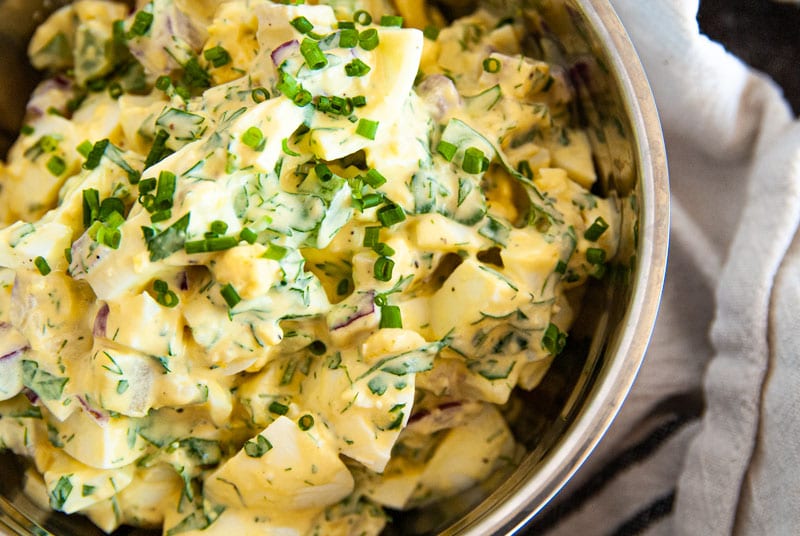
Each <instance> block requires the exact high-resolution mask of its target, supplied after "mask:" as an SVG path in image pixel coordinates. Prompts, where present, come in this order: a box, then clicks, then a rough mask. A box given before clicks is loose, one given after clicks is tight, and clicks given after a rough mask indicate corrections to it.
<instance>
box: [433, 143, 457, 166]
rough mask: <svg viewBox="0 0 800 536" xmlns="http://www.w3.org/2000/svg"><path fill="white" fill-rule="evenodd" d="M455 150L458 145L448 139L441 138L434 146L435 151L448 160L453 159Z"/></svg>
mask: <svg viewBox="0 0 800 536" xmlns="http://www.w3.org/2000/svg"><path fill="white" fill-rule="evenodd" d="M456 151H458V147H456V146H455V145H454V144H452V143H450V142H449V141H444V140H442V141H440V142H439V145H437V146H436V152H437V153H439V154H440V155H442V156H443V157H444V159H445V160H447V161H448V162H450V161H452V160H453V157H454V156H455V155H456Z"/></svg>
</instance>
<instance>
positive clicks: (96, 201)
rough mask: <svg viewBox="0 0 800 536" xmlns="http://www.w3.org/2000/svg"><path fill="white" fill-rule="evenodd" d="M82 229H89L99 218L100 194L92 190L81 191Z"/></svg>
mask: <svg viewBox="0 0 800 536" xmlns="http://www.w3.org/2000/svg"><path fill="white" fill-rule="evenodd" d="M82 193H83V227H84V228H86V227H89V226H90V225H91V224H92V222H93V221H94V220H96V219H97V218H99V217H100V192H98V191H97V190H95V189H94V188H87V189H85V190H83V192H82Z"/></svg>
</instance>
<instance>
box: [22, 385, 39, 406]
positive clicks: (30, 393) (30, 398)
mask: <svg viewBox="0 0 800 536" xmlns="http://www.w3.org/2000/svg"><path fill="white" fill-rule="evenodd" d="M22 394H23V395H25V398H27V399H28V402H30V403H31V404H36V402H38V401H39V395H37V394H36V393H35V392H34V391H32V390H30V389H28V388H27V387H23V388H22Z"/></svg>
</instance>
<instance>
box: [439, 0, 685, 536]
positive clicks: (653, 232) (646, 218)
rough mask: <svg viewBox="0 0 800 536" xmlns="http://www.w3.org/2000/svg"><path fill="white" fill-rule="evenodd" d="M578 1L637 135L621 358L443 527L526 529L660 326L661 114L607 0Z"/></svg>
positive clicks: (589, 447) (608, 416)
mask: <svg viewBox="0 0 800 536" xmlns="http://www.w3.org/2000/svg"><path fill="white" fill-rule="evenodd" d="M574 4H575V5H576V6H577V8H578V9H579V11H580V12H581V15H582V16H583V17H584V18H585V20H586V21H587V22H588V23H589V26H590V27H591V28H593V29H594V30H595V31H596V32H597V36H598V38H599V43H600V44H601V45H602V47H603V53H604V54H605V57H604V59H605V60H607V61H608V62H609V64H608V65H607V67H608V68H609V70H610V72H611V73H612V76H613V78H614V79H615V81H616V82H617V83H618V89H619V92H620V97H621V101H622V105H623V106H624V108H625V109H626V110H627V111H628V113H629V120H630V124H631V127H632V129H633V135H634V158H635V161H636V164H637V172H638V173H637V175H638V177H637V180H638V181H639V186H640V188H641V190H640V192H641V196H640V199H639V203H640V204H639V207H640V217H639V235H640V237H641V238H640V240H639V244H638V251H637V267H638V269H637V270H635V272H634V273H635V275H634V279H633V281H632V285H631V297H630V299H629V307H628V308H627V310H626V313H625V315H624V317H623V323H625V324H626V328H625V329H624V330H623V331H622V332H621V333H620V336H619V337H616V340H614V341H613V342H612V344H611V345H610V346H609V348H608V354H609V355H622V356H624V358H623V359H615V360H613V361H612V362H611V363H610V364H609V366H608V367H607V368H606V369H605V370H603V372H602V376H601V377H600V378H599V380H598V382H597V384H596V385H595V386H594V387H593V388H592V392H591V394H590V395H589V398H588V399H587V403H586V404H585V406H584V407H583V408H581V410H580V412H579V413H578V414H577V415H576V417H575V419H574V421H573V422H572V424H571V425H570V426H569V428H568V429H567V432H566V434H565V435H564V437H563V438H561V439H560V440H559V441H558V442H557V443H556V445H555V446H554V447H553V448H552V449H551V450H550V451H549V452H548V454H547V455H546V456H545V457H544V458H543V459H542V460H541V462H540V463H539V464H537V466H536V471H535V472H534V473H533V474H532V475H531V476H530V478H528V479H527V480H526V481H525V482H524V483H523V484H522V485H521V486H519V487H518V488H517V489H515V490H513V492H512V493H511V494H510V495H509V496H507V497H505V500H502V501H496V502H492V508H491V509H487V511H481V510H482V509H481V507H480V505H479V506H478V507H477V508H476V509H475V510H473V512H472V513H471V514H469V515H468V516H466V518H464V519H462V520H461V522H457V523H456V524H454V525H453V526H451V527H449V528H448V529H446V530H445V531H443V532H442V533H441V534H443V535H450V534H459V535H469V536H482V535H485V534H498V535H499V534H513V533H516V532H518V531H520V530H522V529H523V528H524V526H525V525H526V524H527V523H528V522H529V521H530V520H531V519H532V518H533V517H534V516H535V515H536V514H537V513H538V512H540V511H541V510H542V509H543V508H544V507H545V506H546V505H547V504H548V503H549V502H550V501H551V500H552V499H553V497H555V495H556V494H557V493H558V492H559V491H560V490H561V488H562V487H563V486H564V485H565V484H566V483H567V481H568V480H569V479H570V478H571V477H572V476H573V475H574V474H575V473H576V472H577V471H578V469H579V468H580V467H581V465H582V464H583V463H584V462H585V461H586V460H587V459H588V457H589V456H590V455H591V453H592V451H593V450H594V449H595V447H596V446H597V444H598V443H599V442H600V441H601V439H602V438H603V436H604V435H605V433H606V432H607V431H608V429H609V427H610V426H611V423H612V422H613V420H614V419H615V417H616V416H617V414H618V413H619V411H620V409H621V407H622V404H623V402H624V401H625V399H626V398H627V396H628V394H629V392H630V389H631V387H632V386H633V383H634V381H635V379H636V376H637V374H638V372H639V369H640V368H641V365H642V362H643V361H644V357H645V352H646V350H647V347H648V345H649V343H650V338H651V336H652V333H653V329H654V327H655V320H656V316H657V314H658V309H659V306H660V301H661V293H662V290H663V285H664V278H665V275H666V268H667V252H668V248H669V227H670V222H669V220H670V214H669V178H668V175H669V173H668V166H667V155H666V149H665V145H664V136H663V132H662V129H661V121H660V118H659V115H658V110H657V108H656V103H655V98H654V96H653V92H652V90H651V87H650V84H649V81H648V79H647V76H646V74H645V71H644V67H643V65H642V63H641V60H640V58H639V55H638V53H637V52H636V49H635V47H634V45H633V42H632V41H631V39H630V37H629V35H628V33H627V31H626V30H625V27H624V26H623V24H622V22H621V21H620V19H619V17H618V16H617V14H616V12H615V11H614V8H613V7H612V6H611V4H610V1H609V0H574ZM644 267H647V268H644ZM515 499H516V500H515ZM471 518H472V519H471Z"/></svg>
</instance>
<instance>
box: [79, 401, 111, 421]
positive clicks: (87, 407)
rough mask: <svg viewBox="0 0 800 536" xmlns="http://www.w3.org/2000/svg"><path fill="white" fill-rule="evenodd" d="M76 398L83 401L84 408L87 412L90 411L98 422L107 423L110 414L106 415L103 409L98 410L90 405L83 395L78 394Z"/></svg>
mask: <svg viewBox="0 0 800 536" xmlns="http://www.w3.org/2000/svg"><path fill="white" fill-rule="evenodd" d="M75 398H77V399H78V402H80V403H81V406H82V407H83V410H84V411H85V412H86V413H88V414H89V415H91V416H92V418H93V419H94V420H95V421H96V422H97V424H105V423H107V422H108V415H106V414H105V413H103V412H101V411H98V410H96V409H94V408H93V407H92V406H90V405H89V404H88V403H87V402H86V400H84V399H83V397H80V396H76V397H75Z"/></svg>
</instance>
